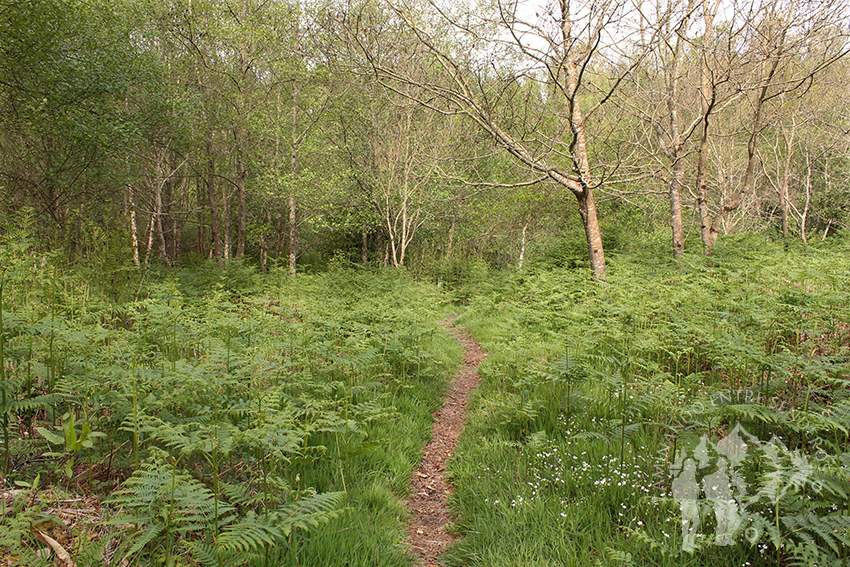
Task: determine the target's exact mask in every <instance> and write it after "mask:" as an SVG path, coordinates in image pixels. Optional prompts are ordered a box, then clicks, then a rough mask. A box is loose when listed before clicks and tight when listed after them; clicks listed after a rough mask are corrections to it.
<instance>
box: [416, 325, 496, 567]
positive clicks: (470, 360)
mask: <svg viewBox="0 0 850 567" xmlns="http://www.w3.org/2000/svg"><path fill="white" fill-rule="evenodd" d="M444 325H445V326H446V327H451V319H450V320H449V321H448V322H446V323H445V324H444ZM450 332H451V335H452V336H453V337H454V338H455V339H457V341H458V342H459V343H460V344H461V345H462V346H463V349H464V352H463V360H464V365H463V367H462V368H461V369H460V370H459V371H458V373H457V375H456V376H455V379H454V380H453V381H452V383H451V384H450V385H449V393H448V395H447V396H446V400H445V402H443V407H441V408H440V409H439V410H438V411H437V412H436V413H435V414H434V433H433V438H432V439H431V442H430V443H428V445H427V446H426V447H425V454H424V455H423V457H422V463H421V464H420V465H419V467H418V468H417V469H416V470H415V471H413V475H412V476H411V482H412V483H413V497H412V498H411V499H410V500H408V501H407V507H408V509H409V510H410V516H411V517H410V525H409V526H408V529H407V536H408V542H409V544H410V550H411V552H412V553H413V554H414V555H415V556H416V557H417V559H418V560H419V561H418V562H419V563H421V564H422V565H425V566H426V567H435V566H439V565H441V564H440V562H439V561H437V556H439V555H440V554H441V553H442V552H443V551H444V550H445V548H446V546H447V545H448V544H450V543H451V542H452V541H453V540H454V537H453V536H452V535H451V534H449V533H448V532H447V531H446V524H448V523H449V522H451V520H452V518H451V515H450V514H449V509H448V506H447V503H446V502H447V500H448V496H449V493H450V492H451V487H450V486H449V484H448V483H447V482H446V478H445V470H446V461H447V460H448V459H449V458H450V457H451V456H452V455H453V454H454V450H455V446H456V445H457V440H458V437H460V433H461V431H463V425H464V420H465V418H466V400H467V399H468V398H469V394H470V392H472V390H474V389H475V387H476V386H478V383H479V382H480V381H481V377H480V376H479V375H478V370H477V369H478V365H479V364H480V363H481V361H482V360H484V357H485V356H487V355H486V353H485V352H484V351H483V350H481V345H479V344H478V342H477V341H476V340H475V339H473V338H472V337H470V336H469V335H468V334H466V332H464V331H462V330H460V329H456V328H454V327H451V330H450Z"/></svg>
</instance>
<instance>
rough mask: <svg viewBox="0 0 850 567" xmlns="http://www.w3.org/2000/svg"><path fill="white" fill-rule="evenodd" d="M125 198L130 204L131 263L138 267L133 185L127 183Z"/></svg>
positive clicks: (137, 235)
mask: <svg viewBox="0 0 850 567" xmlns="http://www.w3.org/2000/svg"><path fill="white" fill-rule="evenodd" d="M127 200H128V201H129V204H130V235H131V237H132V238H133V263H134V264H135V265H136V266H137V267H138V266H140V265H141V262H140V261H139V230H138V227H137V226H136V200H135V199H134V197H133V185H132V184H130V185H127Z"/></svg>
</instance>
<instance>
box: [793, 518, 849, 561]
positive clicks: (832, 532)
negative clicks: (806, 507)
mask: <svg viewBox="0 0 850 567" xmlns="http://www.w3.org/2000/svg"><path fill="white" fill-rule="evenodd" d="M782 524H783V525H784V526H785V527H786V528H787V529H788V530H789V531H790V532H791V533H792V535H793V536H794V538H795V539H798V540H803V541H804V542H807V541H808V542H814V540H815V539H819V540H820V541H821V542H823V543H825V544H826V545H827V546H828V547H829V548H830V549H831V550H832V551H833V552H834V553H835V555H836V556H840V555H841V553H842V549H844V548H847V547H850V516H847V515H844V514H842V513H833V514H829V515H827V516H818V515H816V514H814V513H808V514H802V515H797V516H783V517H782Z"/></svg>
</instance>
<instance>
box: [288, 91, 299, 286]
mask: <svg viewBox="0 0 850 567" xmlns="http://www.w3.org/2000/svg"><path fill="white" fill-rule="evenodd" d="M291 110H292V116H291V120H292V146H291V148H290V152H289V175H290V176H291V179H290V184H289V187H290V188H289V275H290V276H294V275H295V271H296V268H297V266H296V261H297V258H298V240H297V237H298V232H297V228H298V227H297V225H296V221H297V216H296V210H295V207H296V201H295V176H296V175H297V174H298V143H299V136H298V83H297V82H295V81H293V84H292V109H291Z"/></svg>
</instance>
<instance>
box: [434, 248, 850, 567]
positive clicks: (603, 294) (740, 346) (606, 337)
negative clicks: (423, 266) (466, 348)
mask: <svg viewBox="0 0 850 567" xmlns="http://www.w3.org/2000/svg"><path fill="white" fill-rule="evenodd" d="M848 274H850V272H849V271H848V264H847V260H846V255H845V254H844V251H843V249H842V248H840V247H839V249H836V250H833V249H830V248H829V247H826V246H825V247H823V248H821V249H805V250H790V251H786V250H784V249H783V248H782V247H781V246H779V245H775V244H771V243H767V242H756V238H755V237H750V238H749V239H742V240H741V241H738V242H730V241H729V240H727V241H726V242H725V244H724V245H723V246H722V247H721V249H719V250H718V252H717V253H716V254H715V256H713V257H710V258H705V257H697V256H692V257H687V258H685V259H684V260H683V261H682V262H681V263H680V266H678V267H677V266H674V265H673V264H672V263H671V262H668V261H665V260H663V259H658V258H653V257H650V256H648V255H646V254H638V255H632V256H629V255H626V254H621V255H618V256H617V257H615V258H613V259H612V261H611V262H610V265H609V283H608V284H607V285H595V284H589V283H587V279H586V278H585V275H584V274H581V273H576V272H575V271H574V270H567V269H557V268H555V269H553V268H552V267H551V266H549V267H546V268H544V269H534V268H532V269H531V270H528V271H527V272H525V273H523V274H514V275H511V276H508V277H500V278H498V279H494V280H492V281H491V282H489V283H488V284H486V285H484V286H481V287H479V288H478V289H476V293H475V297H474V299H473V300H472V301H471V303H470V306H469V309H468V311H466V313H465V314H464V315H463V317H462V318H461V319H460V320H459V322H458V323H459V324H461V325H464V326H466V327H467V328H469V329H470V331H471V333H472V334H473V335H474V336H475V337H476V338H478V339H479V340H480V341H481V342H482V344H483V345H484V348H485V349H487V350H488V351H490V353H491V354H490V356H489V357H488V358H487V359H486V360H485V362H484V363H483V364H482V366H481V368H480V372H481V374H482V376H483V383H482V386H481V388H480V389H479V391H478V392H477V394H476V396H475V398H474V401H473V404H472V408H471V413H470V419H469V423H468V426H467V429H466V431H465V433H464V436H463V437H462V438H461V443H460V445H459V447H458V451H457V453H456V455H455V457H454V459H453V460H452V463H451V471H452V475H453V477H454V479H455V483H456V485H457V491H456V493H455V495H454V497H453V505H454V506H455V508H456V511H457V515H458V521H457V526H456V529H457V531H458V533H459V534H460V535H462V536H463V538H462V539H461V540H460V541H459V543H458V544H456V545H455V546H454V548H453V549H451V550H450V551H449V553H448V554H447V561H448V564H450V565H488V566H489V565H544V564H545V565H551V564H558V565H562V564H563V565H594V564H598V565H631V564H651V565H688V564H691V565H718V566H719V565H724V566H725V565H786V564H803V565H806V564H815V563H817V564H826V563H830V562H838V563H837V564H841V562H842V561H846V559H847V556H848V552H847V545H848V543H850V533H848V527H850V520H848V496H850V495H848V490H847V488H846V486H847V484H846V483H847V481H848V479H850V469H848V468H847V464H848V461H847V431H848V429H850V423H848V421H847V412H846V407H847V403H848V402H847V400H848V397H849V396H850V391H848V384H850V382H848V378H850V376H848V372H847V368H848V362H849V361H850V340H848V339H850V335H848V329H850V313H849V312H848V309H847V305H846V297H845V295H844V291H843V290H846V289H850V287H848V283H850V282H848ZM736 424H741V425H742V426H743V427H744V428H745V430H746V431H748V432H751V433H752V434H753V435H755V436H757V440H756V438H754V440H753V441H751V445H752V448H751V450H750V454H749V455H748V460H745V461H744V462H742V463H740V464H738V465H736V468H735V469H734V474H735V477H736V478H739V479H742V480H743V481H744V482H745V483H746V485H747V489H748V490H749V492H748V493H747V494H746V495H745V496H740V494H739V495H737V497H738V500H739V504H740V505H741V508H740V511H741V516H742V523H741V525H740V526H739V529H738V530H737V532H736V533H735V537H736V545H734V546H716V545H714V531H715V527H716V525H715V520H714V510H713V507H712V505H711V503H710V502H708V501H706V500H701V501H700V506H701V514H702V528H701V529H702V532H701V535H700V536H699V538H698V540H697V541H698V545H699V549H698V551H697V552H695V553H688V552H685V551H683V550H682V534H681V529H680V522H681V515H680V511H679V507H678V502H677V501H676V500H675V498H673V495H672V494H671V482H672V480H673V478H674V475H675V473H676V472H677V471H678V470H679V469H677V468H676V467H681V460H682V459H683V458H684V456H685V455H686V454H687V455H688V456H693V455H695V454H697V453H696V452H695V451H696V449H697V446H698V444H699V441H700V438H701V436H702V435H705V436H706V439H707V440H708V446H709V448H711V447H712V443H716V442H717V441H718V440H720V439H722V438H724V437H725V436H726V435H727V434H728V433H729V432H730V431H731V430H732V429H733V427H734V426H735V425H736ZM773 435H776V436H777V437H776V441H775V443H774V444H771V442H770V439H771V436H773ZM771 449H775V451H774V453H776V454H775V455H774V457H772V458H773V460H771V459H770V458H768V456H769V455H768V454H767V453H768V452H769V450H771ZM712 451H713V449H712V450H711V451H710V452H709V457H708V458H707V460H706V465H705V469H704V470H702V469H701V470H700V476H705V475H707V474H708V473H709V472H710V471H712V470H714V469H715V468H716V467H717V459H718V453H717V452H716V451H713V452H712ZM759 451H762V452H761V453H759ZM795 456H796V457H795ZM793 458H797V459H798V460H797V461H793V462H792V459H793ZM677 459H678V460H677ZM800 459H802V460H800ZM800 462H803V463H805V467H804V468H802V469H800V468H799V467H800V466H801V465H798V463H800ZM842 463H843V464H842ZM795 467H797V468H795ZM806 467H808V468H806ZM794 471H796V472H797V473H801V471H802V473H801V474H799V475H798V477H794V478H792V476H793V475H792V473H793V472H794ZM819 483H825V484H819ZM826 485H830V488H825V486H826ZM777 489H778V490H777ZM771 490H772V492H771ZM744 508H746V510H745V509H744ZM801 518H805V521H802V520H801ZM795 522H796V523H795ZM806 522H809V523H808V524H806ZM828 526H832V528H834V529H831V530H830V529H828Z"/></svg>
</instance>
